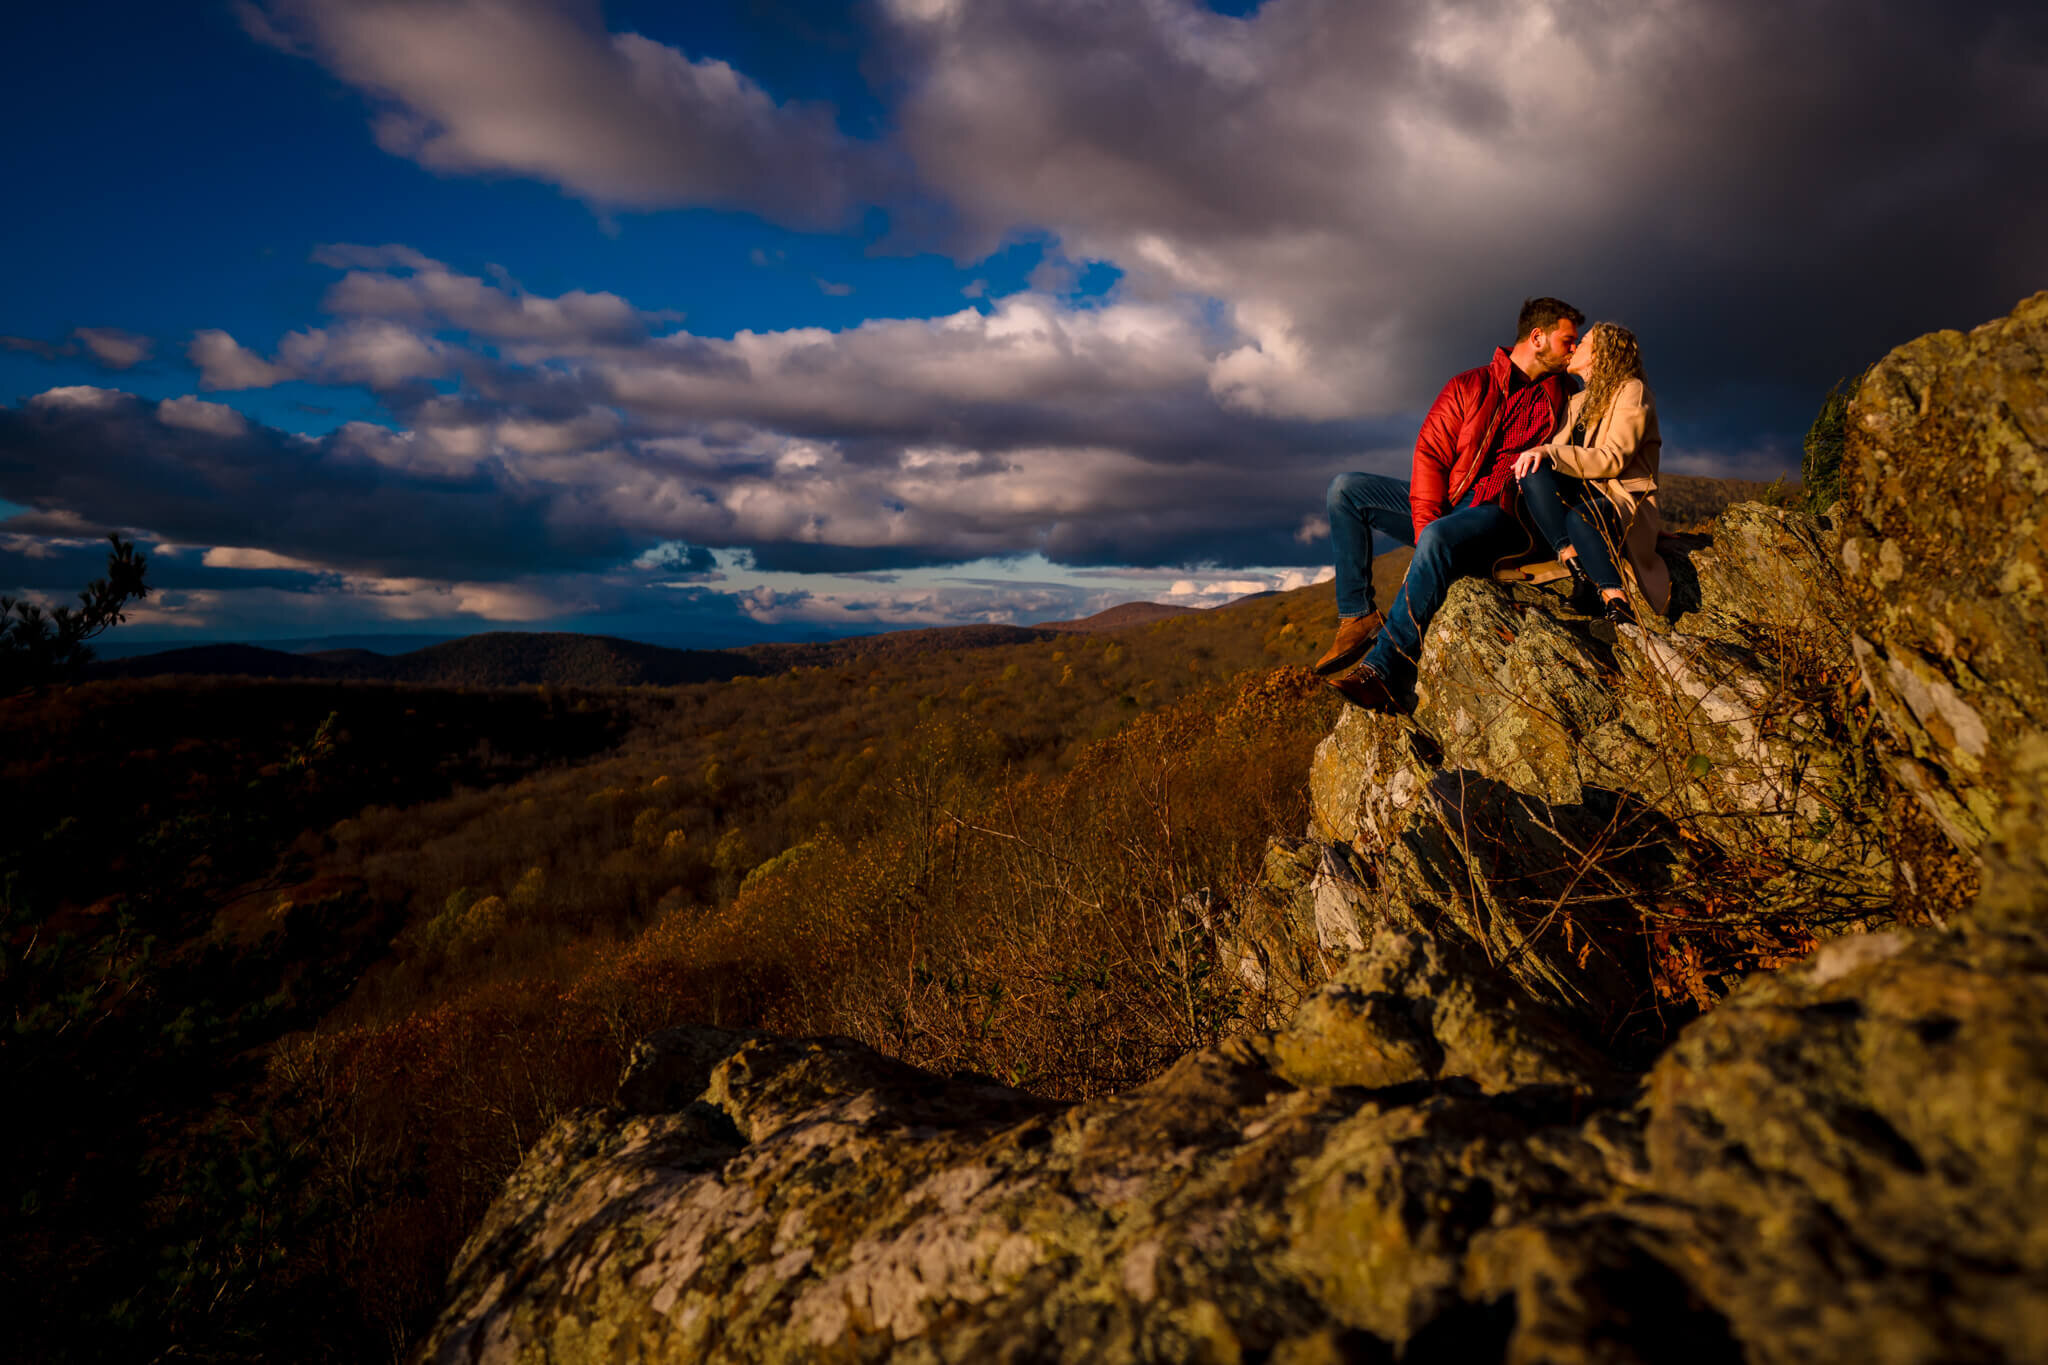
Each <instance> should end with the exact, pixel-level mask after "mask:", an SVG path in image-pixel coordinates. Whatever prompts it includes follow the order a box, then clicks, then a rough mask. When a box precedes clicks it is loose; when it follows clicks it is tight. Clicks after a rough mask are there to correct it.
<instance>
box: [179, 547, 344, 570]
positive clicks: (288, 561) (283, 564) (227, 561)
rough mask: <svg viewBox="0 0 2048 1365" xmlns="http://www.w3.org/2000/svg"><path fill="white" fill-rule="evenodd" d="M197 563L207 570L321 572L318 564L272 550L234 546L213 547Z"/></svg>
mask: <svg viewBox="0 0 2048 1365" xmlns="http://www.w3.org/2000/svg"><path fill="white" fill-rule="evenodd" d="M199 562H200V563H201V564H204V565H205V566H206V567H207V568H209V569H286V570H291V571H295V572H299V573H319V572H321V568H320V566H319V565H318V564H314V563H311V562H309V561H307V560H303V559H296V558H294V557H292V556H291V555H281V554H278V553H276V552H275V551H272V550H258V549H251V548H248V547H245V546H235V545H215V546H213V547H212V548H210V549H209V550H207V552H206V553H205V554H203V555H201V556H200V557H199Z"/></svg>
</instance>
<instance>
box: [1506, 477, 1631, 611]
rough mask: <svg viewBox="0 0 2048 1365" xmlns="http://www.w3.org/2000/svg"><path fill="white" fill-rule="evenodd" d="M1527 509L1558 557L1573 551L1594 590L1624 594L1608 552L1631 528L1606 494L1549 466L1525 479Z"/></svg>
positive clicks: (1538, 533)
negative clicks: (1601, 589) (1628, 528)
mask: <svg viewBox="0 0 2048 1365" xmlns="http://www.w3.org/2000/svg"><path fill="white" fill-rule="evenodd" d="M1522 505H1523V506H1524V507H1526V508H1528V509H1529V520H1530V521H1532V522H1534V523H1535V525H1536V534H1537V535H1539V536H1542V537H1543V540H1544V543H1545V544H1547V545H1549V546H1550V548H1551V550H1552V551H1553V552H1555V551H1558V550H1562V549H1564V548H1565V546H1567V545H1569V546H1571V547H1572V549H1574V550H1576V551H1577V552H1578V556H1579V566H1580V567H1581V568H1583V569H1584V570H1585V571H1586V577H1588V578H1590V579H1592V580H1593V586H1594V587H1596V588H1614V589H1617V590H1618V589H1620V587H1621V571H1620V570H1619V569H1617V568H1615V566H1614V554H1613V552H1612V550H1610V549H1609V547H1610V546H1613V545H1619V544H1621V538H1622V536H1623V535H1624V534H1626V528H1625V527H1623V526H1622V524H1621V510H1620V509H1619V508H1617V507H1616V506H1615V505H1614V504H1613V503H1611V502H1609V501H1608V500H1607V495H1606V494H1604V493H1602V492H1601V491H1600V490H1599V489H1597V488H1595V487H1593V485H1591V484H1589V483H1587V482H1585V481H1584V480H1583V479H1575V478H1573V477H1572V476H1571V475H1569V474H1560V473H1558V472H1557V471H1556V470H1555V469H1552V468H1551V467H1550V466H1549V465H1547V464H1546V465H1543V466H1540V467H1539V468H1537V469H1533V470H1531V471H1530V472H1529V473H1528V474H1526V475H1524V476H1523V477H1522Z"/></svg>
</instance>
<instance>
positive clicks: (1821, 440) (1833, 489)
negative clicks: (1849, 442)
mask: <svg viewBox="0 0 2048 1365" xmlns="http://www.w3.org/2000/svg"><path fill="white" fill-rule="evenodd" d="M1866 373H1867V371H1866ZM1862 384H1863V376H1862V375H1856V376H1854V377H1852V378H1848V379H1844V380H1842V381H1840V382H1839V383H1837V384H1836V385H1835V386H1834V387H1833V388H1832V389H1829V390H1828V396H1827V397H1826V398H1824V399H1822V400H1821V405H1820V411H1819V412H1818V413H1817V414H1815V415H1814V419H1813V425H1812V426H1810V427H1808V428H1807V429H1806V442H1805V452H1806V457H1805V458H1804V459H1803V460H1801V461H1800V462H1799V481H1800V482H1801V483H1802V484H1804V485H1805V486H1806V510H1807V511H1809V512H1811V513H1813V514H1814V515H1815V516H1819V515H1820V514H1821V513H1822V512H1825V511H1827V510H1828V507H1829V506H1830V505H1831V504H1832V503H1833V502H1834V501H1835V499H1836V498H1837V497H1839V496H1841V491H1842V446H1843V442H1844V441H1845V439H1846V438H1847V435H1848V426H1849V400H1850V399H1852V398H1854V397H1855V396H1856V390H1857V389H1859V388H1861V387H1862Z"/></svg>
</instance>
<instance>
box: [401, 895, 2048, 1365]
mask: <svg viewBox="0 0 2048 1365" xmlns="http://www.w3.org/2000/svg"><path fill="white" fill-rule="evenodd" d="M665 1053H666V1054H669V1060H666V1061H665V1060H664V1059H663V1054H665ZM635 1065H636V1068H637V1069H639V1070H640V1071H641V1073H642V1074H643V1077H647V1076H653V1075H655V1074H657V1073H659V1074H662V1075H666V1076H667V1077H668V1078H669V1082H674V1083H680V1080H681V1078H683V1077H685V1076H688V1075H698V1074H701V1075H702V1076H703V1078H704V1088H703V1090H702V1091H701V1093H700V1094H699V1095H697V1096H695V1097H692V1098H691V1099H690V1100H688V1101H686V1102H683V1103H682V1104H681V1105H680V1107H679V1108H677V1109H675V1110H674V1111H672V1112H664V1113H652V1114H647V1113H642V1114H634V1113H629V1112H627V1111H625V1110H623V1109H617V1108H615V1109H612V1110H607V1111H599V1112H589V1113H584V1114H579V1115H576V1116H574V1117H572V1118H570V1119H567V1120H564V1121H563V1122H562V1123H561V1124H558V1125H557V1127H556V1128H555V1130H554V1131H553V1132H551V1133H550V1134H549V1135H548V1137H547V1138H546V1139H545V1140H544V1141H543V1142H542V1143H540V1144H539V1145H538V1146H537V1147H536V1148H535V1149H534V1150H533V1151H532V1152H531V1153H530V1154H529V1155H528V1157H527V1160H526V1162H525V1163H524V1165H522V1167H521V1168H520V1171H519V1173H518V1174H517V1175H516V1176H515V1177H514V1178H513V1179H512V1181H511V1182H510V1183H509V1184H508V1185H507V1187H506V1190H505V1193H504V1194H503V1196H501V1198H500V1199H499V1201H498V1203H497V1205H496V1206H494V1208H493V1209H492V1211H491V1213H490V1215H489V1217H488V1218H487V1220H486V1221H485V1223H484V1225H483V1226H482V1227H481V1228H480V1229H479V1230H478V1231H477V1233H476V1234H475V1236H474V1237H472V1238H471V1240H470V1242H469V1244H468V1246H467V1247H466V1248H465V1249H464V1252H463V1255H462V1257H461V1260H460V1262H459V1264H458V1266H457V1268H456V1271H455V1275H454V1278H453V1281H452V1285H451V1298H450V1302H449V1306H448V1308H447V1311H446V1313H445V1314H444V1316H443V1318H442V1320H441V1322H440V1323H439V1324H438V1326H437V1327H436V1329H435V1330H434V1332H433V1334H432V1335H431V1337H430V1338H429V1340H428V1341H427V1343H426V1345H425V1347H424V1350H423V1358H424V1359H427V1360H435V1361H493V1362H494V1361H564V1362H566V1361H584V1360H592V1359H604V1360H617V1361H652V1360H679V1359H683V1360H702V1361H754V1360H775V1361H780V1360H791V1359H847V1360H884V1359H889V1360H904V1361H982V1360H1033V1361H1035V1360H1058V1359H1087V1360H1106V1361H1118V1360H1130V1361H1190V1360H1193V1361H1230V1360H1245V1359H1259V1358H1264V1359H1273V1360H1357V1359H1366V1360H1373V1359H1378V1360H1392V1359H1396V1358H1405V1359H1411V1360H1419V1359H1454V1360H1461V1361H1464V1360H1470V1361H1494V1360H1512V1361H1529V1360H1544V1361H1551V1360H1557V1361H1584V1362H1593V1361H1601V1362H1610V1363H1611V1362H1628V1361H1662V1360H1670V1359H1674V1358H1683V1359H1693V1360H1705V1361H1726V1362H1730V1363H1731V1365H1732V1362H1735V1361H1741V1360H1747V1361H1753V1362H1773V1361H1786V1362H1793V1361H1806V1362H1820V1361H1833V1360H1852V1359H1853V1360H1877V1361H1887V1362H1901V1363H1902V1365H1903V1363H1905V1362H1921V1361H1925V1362H1936V1361H1956V1360H1983V1361H1991V1360H2022V1359H2039V1358H2042V1353H2043V1352H2044V1351H2048V1230H2044V1228H2043V1225H2042V1224H2041V1223H2040V1221H2039V1220H2038V1218H2037V1217H2036V1216H2035V1214H2036V1211H2037V1210H2038V1209H2039V1208H2040V1207H2041V1203H2042V1200H2043V1198H2044V1197H2048V950H2044V949H2043V947H2042V945H2041V944H2040V942H2039V941H2038V940H2036V939H2033V938H2029V937H2024V936H2011V935H1994V934H1984V933H1981V932H1975V931H1972V932H1961V931H1958V932H1951V933H1945V934H1938V935H1937V934H1923V935H1922V936H1919V937H1908V936H1907V935H1905V934H1904V933H1900V934H1894V935H1874V936H1864V937H1858V938H1849V939H1843V940H1840V941H1838V942H1836V943H1834V944H1831V945H1829V946H1828V947H1826V948H1824V949H1823V950H1822V952H1821V953H1820V954H1818V955H1817V956H1816V957H1815V958H1814V959H1813V960H1812V961H1811V962H1810V963H1809V964H1807V965H1806V966H1804V967H1801V968H1797V969H1794V970H1791V971H1788V972H1785V973H1782V974H1780V975H1778V976H1775V977H1771V978H1765V979H1760V980H1759V981H1757V982H1754V983H1752V984H1751V985H1750V987H1748V988H1747V989H1745V990H1744V991H1741V992H1739V993H1738V994H1737V995H1736V996H1735V997H1734V998H1733V999H1731V1000H1730V1001H1729V1002H1727V1003H1726V1004H1724V1005H1723V1006H1722V1007H1721V1008H1720V1009H1718V1010H1716V1011H1715V1012H1714V1013H1712V1014H1710V1015H1708V1016H1707V1017H1705V1018H1704V1019H1701V1020H1699V1021H1697V1022H1695V1023H1694V1024H1693V1025H1692V1026H1691V1027H1690V1028H1689V1029H1688V1030H1687V1031H1686V1032H1685V1033H1684V1034H1683V1035H1682V1036H1681V1038H1680V1039H1679V1042H1678V1044H1677V1045H1676V1046H1675V1047H1674V1048H1673V1049H1672V1050H1671V1051H1670V1053H1669V1054H1668V1055H1667V1056H1666V1057H1664V1058H1663V1059H1662V1060H1661V1061H1659V1062H1658V1063H1657V1065H1656V1066H1655V1068H1653V1069H1652V1070H1651V1072H1650V1074H1649V1076H1648V1077H1647V1081H1646V1083H1645V1085H1644V1088H1643V1090H1642V1091H1641V1095H1640V1098H1639V1099H1638V1098H1632V1092H1630V1091H1629V1090H1628V1089H1627V1088H1626V1086H1621V1087H1617V1085H1616V1080H1617V1077H1616V1073H1615V1071H1614V1069H1613V1068H1612V1067H1611V1066H1610V1065H1609V1064H1608V1063H1607V1062H1606V1061H1605V1060H1604V1059H1602V1058H1601V1057H1600V1056H1598V1055H1597V1053H1596V1052H1595V1051H1594V1050H1592V1049H1590V1048H1588V1046H1587V1045H1586V1042H1585V1041H1584V1039H1583V1038H1582V1037H1580V1036H1579V1035H1578V1034H1577V1033H1576V1032H1575V1031H1574V1030H1573V1029H1572V1028H1571V1027H1570V1026H1568V1025H1567V1024H1566V1023H1565V1022H1564V1021H1562V1020H1561V1019H1559V1018H1558V1017H1556V1016H1553V1015H1551V1014H1549V1013H1548V1012H1547V1011H1545V1010H1543V1009H1542V1008H1541V1007H1540V1006H1537V1005H1536V1004H1534V1003H1533V1002H1531V1001H1529V1000H1527V999H1526V998H1521V997H1519V996H1518V995H1517V993H1516V990H1515V988H1514V987H1513V986H1512V984H1511V983H1509V982H1507V981H1506V980H1505V979H1504V978H1502V977H1499V976H1498V975H1496V974H1493V973H1490V972H1489V971H1488V970H1487V969H1486V968H1485V967H1484V966H1483V965H1481V964H1476V963H1472V962H1469V961H1466V960H1464V958H1462V957H1461V956H1460V955H1459V953H1458V952H1457V951H1455V950H1452V949H1450V948H1448V947H1447V946H1446V945H1442V944H1438V943H1433V942H1430V941H1429V940H1427V939H1424V938H1420V937H1415V936H1396V935H1383V936H1381V937H1380V938H1379V939H1377V940H1376V941H1375V943H1374V945H1373V946H1372V947H1371V948H1370V949H1368V950H1367V951H1366V952H1364V953H1362V954H1360V955H1359V956H1357V957H1356V958H1354V960H1353V961H1352V962H1351V963H1350V964H1349V965H1348V966H1347V967H1346V968H1345V969H1344V970H1343V971H1342V972H1340V974H1339V975H1338V976H1337V977H1335V978H1333V980H1332V981H1331V982H1330V983H1329V985H1328V986H1327V987H1326V988H1325V989H1324V990H1323V991H1322V992H1320V993H1318V994H1317V995H1316V996H1315V997H1314V998H1313V999H1312V1000H1311V1001H1310V1002H1309V1004H1308V1006H1307V1007H1305V1008H1304V1010H1303V1012H1302V1017H1301V1018H1300V1019H1299V1020H1297V1022H1296V1023H1295V1025H1294V1026H1293V1027H1291V1028H1290V1029H1287V1030H1282V1031H1280V1032H1277V1033H1272V1034H1266V1035H1260V1036H1255V1037H1251V1038H1245V1039H1239V1040H1236V1041H1233V1042H1231V1043H1228V1044H1226V1045H1225V1046H1223V1047H1221V1048H1219V1049H1215V1050H1212V1051H1207V1052H1201V1053H1196V1054H1193V1055H1191V1056H1189V1057H1187V1058H1185V1059H1183V1061H1182V1062H1181V1063H1180V1064H1179V1065H1177V1066H1175V1067H1174V1068H1173V1069H1172V1070H1170V1071H1169V1072H1168V1073H1167V1074H1165V1075H1164V1076H1162V1077H1160V1078H1159V1079H1158V1080H1156V1081H1154V1082H1152V1083H1150V1084H1148V1085H1145V1086H1142V1087H1139V1088H1138V1089H1136V1090H1134V1091H1132V1092H1130V1093H1128V1094H1125V1095H1121V1096H1118V1097H1115V1098H1112V1099H1106V1100H1100V1101H1092V1102H1088V1103H1084V1104H1079V1105H1073V1106H1067V1107H1060V1106H1051V1105H1045V1104H1041V1103H1038V1102H1036V1101H1033V1100H1031V1099H1029V1098H1028V1097H1025V1096H1021V1095H1018V1094H1015V1093H1014V1092H1010V1091H1006V1090H1004V1089H1002V1088H1001V1087H997V1086H992V1085H989V1084H986V1083H974V1082H967V1081H956V1082H949V1081H945V1080H942V1079H940V1078H938V1077H936V1076H931V1075H928V1074H926V1073H923V1072H919V1071H916V1070H915V1069H913V1068H909V1067H905V1066H903V1065H901V1064H899V1063H895V1062H891V1061H888V1060H887V1059H885V1058H881V1057H878V1056H876V1055H875V1054H873V1053H870V1052H867V1051H866V1050H865V1049H863V1048H861V1047H859V1046H858V1045H857V1044H853V1043H849V1042H846V1041H844V1040H830V1039H825V1040H814V1041H811V1042H785V1041H779V1040H772V1039H762V1038H758V1037H751V1036H748V1035H743V1034H732V1033H722V1032H719V1031H716V1030H675V1031H671V1032H670V1033H667V1034H664V1035H659V1036H658V1037H657V1038H656V1039H654V1040H651V1042H650V1045H649V1047H648V1048H646V1049H644V1050H643V1052H642V1054H641V1056H640V1057H639V1058H638V1059H637V1060H636V1063H635ZM707 1068H708V1069H707ZM667 1083H668V1082H664V1083H663V1084H667ZM656 1088H657V1089H659V1088H660V1087H656ZM636 1093H640V1094H643V1095H644V1094H647V1093H652V1092H650V1091H648V1090H645V1089H643V1090H641V1091H639V1092H636Z"/></svg>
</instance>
